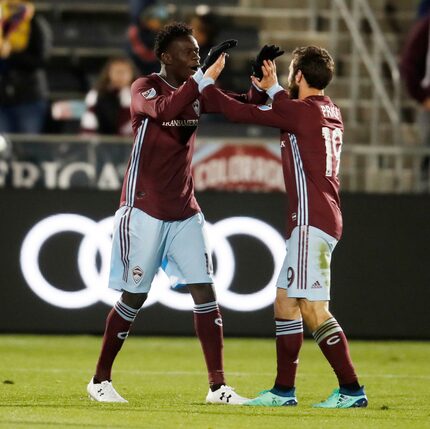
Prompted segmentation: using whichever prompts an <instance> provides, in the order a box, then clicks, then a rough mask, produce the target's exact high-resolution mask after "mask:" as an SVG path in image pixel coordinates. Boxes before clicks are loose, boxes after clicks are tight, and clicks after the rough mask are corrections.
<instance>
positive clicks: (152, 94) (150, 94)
mask: <svg viewBox="0 0 430 429" xmlns="http://www.w3.org/2000/svg"><path fill="white" fill-rule="evenodd" d="M141 94H142V95H143V98H145V99H146V100H150V99H151V98H154V97H155V96H156V95H157V91H156V90H155V89H154V88H150V89H148V90H146V91H144V92H141Z"/></svg>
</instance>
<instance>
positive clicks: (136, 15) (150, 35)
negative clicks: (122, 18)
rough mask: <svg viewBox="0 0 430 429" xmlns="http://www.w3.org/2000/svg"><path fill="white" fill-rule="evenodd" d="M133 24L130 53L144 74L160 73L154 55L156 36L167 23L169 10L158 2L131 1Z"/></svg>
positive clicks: (148, 0)
mask: <svg viewBox="0 0 430 429" xmlns="http://www.w3.org/2000/svg"><path fill="white" fill-rule="evenodd" d="M130 14H131V24H130V27H129V29H128V34H127V37H128V52H129V55H130V57H131V59H132V60H133V62H134V63H135V64H136V67H137V68H138V70H139V71H140V72H141V73H142V74H144V75H147V74H150V73H155V72H158V71H160V64H159V62H158V60H157V57H156V56H155V53H154V45H155V35H156V34H157V32H158V31H159V30H160V29H161V28H162V27H163V26H164V25H165V24H166V23H167V21H168V19H169V13H168V10H167V8H166V7H165V6H164V5H163V4H160V3H159V2H157V0H130Z"/></svg>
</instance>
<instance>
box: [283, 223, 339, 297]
mask: <svg viewBox="0 0 430 429" xmlns="http://www.w3.org/2000/svg"><path fill="white" fill-rule="evenodd" d="M336 244H337V240H336V239H335V238H333V237H332V236H331V235H328V234H326V233H325V232H324V231H321V230H320V229H318V228H315V227H313V226H297V227H295V228H294V229H293V231H292V233H291V237H290V238H289V239H288V240H287V255H286V256H285V259H284V263H283V265H282V268H281V272H280V274H279V277H278V281H277V283H276V287H278V288H282V289H286V290H287V295H288V297H289V298H306V299H308V300H309V301H329V300H330V264H331V255H332V252H333V250H334V248H335V246H336Z"/></svg>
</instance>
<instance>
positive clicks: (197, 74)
mask: <svg viewBox="0 0 430 429" xmlns="http://www.w3.org/2000/svg"><path fill="white" fill-rule="evenodd" d="M192 77H193V79H194V80H195V81H196V83H200V81H201V80H202V79H203V72H202V69H198V70H197V71H196V72H195V73H194V74H193V76H192Z"/></svg>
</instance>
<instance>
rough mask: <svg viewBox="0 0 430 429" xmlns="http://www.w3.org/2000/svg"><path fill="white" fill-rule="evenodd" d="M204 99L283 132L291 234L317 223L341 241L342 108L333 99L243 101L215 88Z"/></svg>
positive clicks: (281, 96)
mask: <svg viewBox="0 0 430 429" xmlns="http://www.w3.org/2000/svg"><path fill="white" fill-rule="evenodd" d="M203 95H204V99H206V98H207V99H210V100H211V103H212V104H213V105H214V106H215V108H218V109H219V110H221V111H222V113H223V114H224V115H225V116H226V117H227V118H228V119H230V120H232V121H234V122H243V123H254V124H260V125H267V126H270V127H276V128H279V129H280V130H281V153H282V165H283V171H284V180H285V187H286V190H287V194H288V200H289V210H288V232H287V237H289V236H290V235H291V231H292V230H293V229H294V228H295V227H296V226H301V225H311V226H314V227H316V228H319V229H321V230H322V231H324V232H326V233H327V234H329V235H331V236H332V237H335V238H336V239H339V238H340V237H341V235H342V213H341V210H340V201H339V179H338V170H339V160H340V151H341V148H342V134H343V122H342V116H341V114H340V110H339V108H338V107H337V106H336V105H335V104H333V103H332V101H331V100H330V98H329V97H327V96H311V97H307V98H306V99H304V100H291V99H290V98H289V97H288V94H287V93H286V92H285V91H280V92H278V93H277V94H276V95H275V97H274V100H273V104H272V106H271V107H270V106H255V105H246V104H243V103H240V102H238V101H236V100H233V99H232V98H230V97H228V96H226V95H225V94H222V93H221V92H220V91H218V90H217V89H216V88H215V87H214V86H213V85H210V86H207V87H206V88H205V89H204V90H203Z"/></svg>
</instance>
